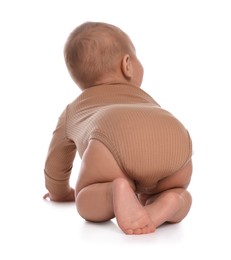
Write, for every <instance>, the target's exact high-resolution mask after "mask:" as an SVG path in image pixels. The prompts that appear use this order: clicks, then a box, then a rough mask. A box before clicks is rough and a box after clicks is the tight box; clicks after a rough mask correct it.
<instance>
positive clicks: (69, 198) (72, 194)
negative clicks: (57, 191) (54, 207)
mask: <svg viewBox="0 0 231 260" xmlns="http://www.w3.org/2000/svg"><path fill="white" fill-rule="evenodd" d="M43 199H45V200H50V201H54V202H72V201H75V190H74V189H73V188H71V189H70V192H69V193H68V195H67V196H65V197H62V198H60V197H58V196H57V195H52V194H51V193H49V192H48V193H46V194H45V195H44V196H43Z"/></svg>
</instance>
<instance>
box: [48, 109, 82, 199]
mask: <svg viewBox="0 0 231 260" xmlns="http://www.w3.org/2000/svg"><path fill="white" fill-rule="evenodd" d="M66 113H67V112H66V110H65V111H64V112H63V113H62V115H61V116H60V118H59V121H58V124H57V126H56V129H55V131H54V132H53V137H52V140H51V143H50V146H49V149H48V155H47V158H46V162H45V169H44V173H45V185H46V188H47V190H48V191H49V193H50V194H52V195H53V196H55V197H56V198H59V199H62V198H64V197H65V196H67V195H68V193H69V192H70V185H69V179H70V175H71V170H72V166H73V161H74V158H75V155H76V150H77V149H76V145H75V143H74V142H73V141H72V140H70V139H68V138H67V136H66Z"/></svg>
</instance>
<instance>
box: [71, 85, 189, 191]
mask: <svg viewBox="0 0 231 260" xmlns="http://www.w3.org/2000/svg"><path fill="white" fill-rule="evenodd" d="M125 89H126V87H125ZM126 91H127V92H128V94H127V95H126V94H125V93H120V92H118V93H119V94H118V95H117V96H114V98H113V96H111V98H109V99H108V101H107V102H106V103H105V100H104V102H100V101H99V99H100V97H96V96H95V95H90V100H91V102H89V99H88V102H85V105H83V103H84V101H82V102H83V103H82V105H83V106H82V107H81V108H80V107H79V109H78V110H77V111H76V113H74V110H75V109H74V110H73V107H71V106H70V111H72V113H71V115H72V116H70V117H69V121H68V123H67V130H68V133H69V135H70V138H72V139H73V140H74V141H75V142H76V144H77V148H78V151H79V153H80V155H82V154H83V153H84V151H85V150H86V148H87V145H88V143H89V141H90V140H91V139H96V140H98V141H100V142H102V143H103V144H104V145H105V146H106V147H107V148H108V149H109V150H110V152H111V153H112V155H113V156H114V158H115V160H116V161H117V163H118V165H119V166H120V168H121V169H122V171H123V172H124V173H125V174H127V175H128V176H129V177H130V178H132V179H133V180H134V181H135V182H136V183H137V185H138V186H141V187H151V186H153V185H155V184H156V183H157V182H158V181H159V180H160V179H162V178H164V177H166V176H169V175H171V174H173V173H175V172H176V171H177V170H179V169H180V168H181V167H182V166H183V165H184V164H185V163H186V162H187V160H188V159H189V158H190V156H191V149H192V148H191V140H190V137H189V134H188V131H187V130H186V129H185V127H184V126H183V125H182V124H181V123H180V122H179V121H178V120H177V119H176V118H175V117H174V116H173V115H172V114H171V113H169V112H168V111H166V110H164V109H162V108H160V107H159V105H158V104H157V103H156V102H155V101H154V100H152V99H151V98H150V97H149V96H148V95H147V98H146V97H145V93H144V92H143V91H142V90H140V89H138V88H137V89H135V90H134V89H132V91H133V92H134V93H136V95H138V94H139V93H140V95H141V97H142V95H143V96H144V101H143V102H141V101H139V102H137V101H136V102H135V100H136V95H135V96H134V94H133V92H131V89H130V88H127V90H126ZM140 91H141V92H140ZM138 96H139V95H138ZM149 98H150V100H148V99H149ZM94 99H95V101H94ZM110 99H111V101H110V102H109V100H110ZM84 100H85V99H84ZM113 100H114V101H115V100H124V101H123V102H118V101H117V102H114V101H113ZM125 101H126V102H125ZM77 103H78V102H77ZM87 103H88V106H87ZM73 129H74V130H73Z"/></svg>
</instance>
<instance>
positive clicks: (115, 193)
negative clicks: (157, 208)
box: [76, 178, 155, 234]
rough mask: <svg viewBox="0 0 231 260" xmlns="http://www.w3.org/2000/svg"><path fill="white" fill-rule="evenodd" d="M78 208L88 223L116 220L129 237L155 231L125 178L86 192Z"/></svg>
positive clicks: (84, 189) (78, 197) (98, 184)
mask: <svg viewBox="0 0 231 260" xmlns="http://www.w3.org/2000/svg"><path fill="white" fill-rule="evenodd" d="M76 204H77V209H78V212H79V214H80V215H81V216H82V217H83V218H84V219H86V220H88V221H93V222H101V221H107V220H109V219H111V218H113V217H114V216H115V217H116V220H117V223H118V225H119V227H120V228H121V229H122V230H123V231H124V233H126V234H146V233H150V232H154V230H155V225H154V223H153V222H152V221H151V219H150V216H149V215H148V213H147V211H146V210H145V209H144V207H143V206H142V205H141V204H140V202H139V200H138V199H137V197H136V195H135V193H134V191H133V190H132V188H131V186H130V184H129V182H128V181H127V180H126V179H124V178H117V179H115V180H114V181H113V182H110V183H96V184H92V185H89V186H87V187H85V188H83V189H82V190H81V191H80V192H79V194H78V196H77V198H76Z"/></svg>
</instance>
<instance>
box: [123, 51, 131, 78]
mask: <svg viewBox="0 0 231 260" xmlns="http://www.w3.org/2000/svg"><path fill="white" fill-rule="evenodd" d="M121 70H122V73H123V75H124V77H125V78H127V79H128V80H130V79H131V78H132V76H133V68H132V63H131V57H130V55H128V54H126V55H124V57H123V59H122V64H121Z"/></svg>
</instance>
